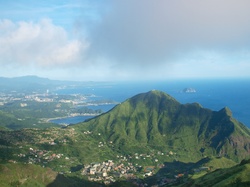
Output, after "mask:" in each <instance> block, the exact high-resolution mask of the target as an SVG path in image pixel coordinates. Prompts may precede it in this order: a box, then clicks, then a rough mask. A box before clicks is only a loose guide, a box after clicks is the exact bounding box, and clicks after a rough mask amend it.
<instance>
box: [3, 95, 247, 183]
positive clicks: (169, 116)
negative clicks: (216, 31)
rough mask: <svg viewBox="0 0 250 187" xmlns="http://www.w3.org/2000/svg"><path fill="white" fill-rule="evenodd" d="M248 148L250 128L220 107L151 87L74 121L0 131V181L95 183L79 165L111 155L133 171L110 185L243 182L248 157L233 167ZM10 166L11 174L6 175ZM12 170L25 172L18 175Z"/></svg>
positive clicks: (4, 114)
mask: <svg viewBox="0 0 250 187" xmlns="http://www.w3.org/2000/svg"><path fill="white" fill-rule="evenodd" d="M1 115H2V116H3V119H4V117H6V118H7V117H9V118H8V119H7V120H6V122H7V121H9V122H10V121H11V119H12V117H13V116H12V115H9V114H7V113H5V112H2V113H1ZM13 120H14V118H13ZM249 145H250V131H249V130H248V128H246V127H245V126H244V125H243V124H241V123H240V122H238V121H237V120H235V119H233V118H232V114H231V111H230V110H229V109H228V108H223V109H222V110H220V111H218V112H216V111H211V110H209V109H206V108H202V107H201V106H200V105H199V104H197V103H193V104H185V105H183V104H180V103H179V102H178V101H176V100H175V99H174V98H172V97H171V96H169V95H167V94H165V93H163V92H160V91H151V92H148V93H143V94H139V95H136V96H134V97H132V98H130V99H128V100H126V101H125V102H123V103H121V104H119V105H117V106H116V107H115V108H113V109H112V110H111V111H109V112H107V113H104V114H102V115H100V116H98V117H95V118H93V119H91V120H89V121H87V122H84V123H80V124H77V125H71V126H67V127H64V128H58V127H57V128H47V129H36V128H33V129H21V130H14V131H13V130H6V129H1V130H0V162H1V163H2V165H1V168H0V169H1V171H6V172H0V174H1V175H0V181H3V182H2V183H3V185H2V186H4V185H5V186H22V185H23V186H28V185H32V186H46V185H47V186H60V185H61V184H64V185H65V186H84V185H87V186H90V185H92V186H98V185H100V184H101V183H102V182H97V183H96V182H89V181H88V180H86V179H87V175H83V174H82V169H83V168H84V167H85V166H87V165H89V164H91V163H96V162H98V163H103V162H105V161H107V160H112V162H114V163H115V165H117V166H118V165H119V167H123V166H124V167H129V168H133V169H134V170H133V173H132V174H131V173H129V172H128V174H127V175H126V176H133V177H134V178H135V180H132V179H130V178H129V177H127V178H125V177H124V178H118V179H117V180H116V182H115V183H113V185H117V186H119V185H124V186H127V185H131V184H132V183H133V184H134V183H137V184H143V183H147V184H150V185H153V184H156V183H159V184H166V183H164V181H170V182H169V183H168V184H172V185H184V186H185V185H187V186H188V185H194V186H199V185H200V186H207V185H208V184H211V186H212V185H218V186H219V185H222V186H223V185H224V186H226V185H234V184H244V185H246V184H249V177H247V172H249V170H248V169H249V161H248V160H244V161H242V162H241V163H240V164H239V165H237V166H235V165H236V163H239V162H240V161H241V160H242V159H246V158H248V157H249V154H248V153H249V150H250V147H249ZM10 162H11V164H10ZM21 163H22V164H21ZM104 165H105V164H104ZM14 168H16V171H17V172H16V173H13V175H12V176H11V177H10V173H9V171H12V170H13V169H14ZM20 168H24V170H25V171H26V169H27V170H28V171H27V172H25V174H20V173H21V172H20ZM49 168H51V169H49ZM221 168H223V169H221ZM34 170H35V171H34ZM148 171H152V172H151V174H150V177H147V176H149V174H147V175H146V173H148ZM29 172H30V173H29ZM55 172H58V173H60V175H58V174H57V173H55ZM113 172H114V171H113ZM115 174H117V172H114V175H115ZM130 174H131V175H130ZM42 176H46V177H42ZM215 176H216V177H218V178H216V179H215V180H214V181H212V178H213V177H215ZM4 177H5V178H6V180H5V179H3V180H2V178H4ZM96 177H98V176H96ZM184 178H185V180H183V179H184ZM128 179H129V180H128ZM62 182H63V183H62ZM0 185H1V184H0Z"/></svg>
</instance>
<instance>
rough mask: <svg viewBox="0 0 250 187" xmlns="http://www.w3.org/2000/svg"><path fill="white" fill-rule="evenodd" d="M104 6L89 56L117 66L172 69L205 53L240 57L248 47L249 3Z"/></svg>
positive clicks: (195, 0) (158, 0)
mask: <svg viewBox="0 0 250 187" xmlns="http://www.w3.org/2000/svg"><path fill="white" fill-rule="evenodd" d="M108 2H109V3H110V7H111V8H110V11H109V12H108V13H106V14H105V15H103V16H102V20H101V22H99V23H98V24H97V25H96V27H95V28H94V29H93V30H91V33H90V43H91V52H92V54H93V56H95V55H100V56H105V57H106V58H109V59H112V60H114V61H115V62H116V63H118V64H119V65H124V66H131V65H133V66H135V65H136V64H137V65H138V66H142V65H143V66H149V67H152V66H151V65H152V64H154V65H162V64H165V63H170V64H171V63H174V62H175V61H178V60H180V59H186V58H190V57H191V56H192V53H195V52H196V53H199V52H201V53H200V55H202V54H204V51H217V52H218V53H221V54H223V55H225V56H226V55H228V54H231V53H235V55H241V53H242V51H246V50H248V49H249V47H250V45H249V44H250V37H249V36H250V24H249V19H250V11H249V9H248V7H250V1H247V0H240V1H235V0H209V1H200V0H189V1H187V0H176V1H166V0H155V1H152V0H144V1H140V0H126V1H116V0H110V1H108ZM200 57H201V56H200ZM202 58H206V56H204V57H202ZM197 63H198V62H197Z"/></svg>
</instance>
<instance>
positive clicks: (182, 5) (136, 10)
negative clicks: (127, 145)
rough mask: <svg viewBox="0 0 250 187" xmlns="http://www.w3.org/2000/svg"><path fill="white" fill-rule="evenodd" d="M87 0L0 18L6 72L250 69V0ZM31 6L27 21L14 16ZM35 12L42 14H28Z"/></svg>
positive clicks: (218, 73)
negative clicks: (45, 16) (32, 17)
mask: <svg viewBox="0 0 250 187" xmlns="http://www.w3.org/2000/svg"><path fill="white" fill-rule="evenodd" d="M57 3H58V6H57ZM81 3H82V4H81ZM81 3H80V1H74V2H73V4H72V5H71V4H65V2H61V1H60V2H59V1H58V2H57V1H54V2H53V3H51V4H50V3H48V4H47V3H46V4H44V5H43V6H42V9H41V7H40V6H37V5H39V4H37V3H35V4H31V5H30V8H29V9H30V10H33V9H34V8H37V9H35V10H40V11H34V10H33V11H32V12H29V11H27V8H24V9H23V10H19V9H18V10H16V9H14V8H13V7H12V8H13V9H14V10H13V11H12V12H14V13H13V15H12V16H10V18H9V19H8V18H3V19H0V46H1V47H0V56H1V58H0V65H1V67H2V70H1V71H0V72H1V74H2V75H7V74H8V73H6V72H8V71H10V70H11V71H13V70H14V69H16V70H14V71H13V75H17V73H16V72H19V74H21V73H20V72H21V71H22V70H24V71H25V72H26V74H33V73H32V72H34V74H36V73H37V74H39V73H40V74H39V75H41V76H49V75H50V76H49V77H51V75H53V77H55V78H56V76H60V77H62V79H63V77H64V79H80V78H81V77H82V79H83V80H86V79H87V80H114V79H116V80H118V79H120V80H123V79H166V78H185V77H193V78H196V77H230V76H231V77H232V76H233V77H240V76H242V77H249V76H250V75H249V72H248V69H249V68H250V62H249V59H250V52H249V51H250V24H249V21H250V11H249V10H248V9H249V8H248V7H250V1H248V0H238V1H235V0H189V1H187V0H173V1H171V0H143V1H141V0H125V1H117V0H107V1H105V2H104V1H101V0H99V1H98V0H97V1H95V2H93V1H90V0H85V1H81ZM14 5H15V3H14ZM47 6H48V7H47ZM14 7H15V8H17V6H14ZM23 7H24V6H23ZM62 8H63V10H64V11H62ZM64 8H65V9H64ZM22 11H24V12H22ZM8 12H9V11H8V10H6V11H5V13H4V14H2V15H4V16H7V15H8ZM25 12H27V13H26V15H24V17H23V18H24V20H23V21H20V20H22V19H21V18H20V19H14V20H12V19H11V18H12V17H15V18H16V16H18V14H19V13H20V15H21V14H25ZM78 13H79V15H78ZM80 14H81V15H80ZM0 15H1V14H0ZM30 15H33V16H37V17H36V18H34V19H30V20H27V18H29V17H30ZM44 15H48V17H49V18H43V19H41V17H44ZM50 16H51V17H50ZM71 16H73V17H71ZM71 20H74V21H72V23H71ZM73 25H74V26H75V27H74V28H70V27H71V26H73ZM18 68H19V71H18ZM27 69H29V71H28V70H27ZM7 70H8V71H7ZM20 70H21V71H20ZM3 72H4V73H3ZM41 72H43V73H41Z"/></svg>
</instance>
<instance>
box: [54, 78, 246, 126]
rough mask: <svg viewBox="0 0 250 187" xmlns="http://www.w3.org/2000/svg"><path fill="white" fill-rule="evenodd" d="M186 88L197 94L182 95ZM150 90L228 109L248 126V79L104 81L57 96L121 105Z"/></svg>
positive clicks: (104, 109) (65, 91) (77, 118)
mask: <svg viewBox="0 0 250 187" xmlns="http://www.w3.org/2000/svg"><path fill="white" fill-rule="evenodd" d="M185 88H193V89H195V90H196V92H194V93H184V92H183V90H184V89H185ZM153 89H155V90H160V91H163V92H165V93H167V94H169V95H171V96H172V97H174V98H175V99H176V100H177V101H179V102H180V103H182V104H186V103H194V102H197V103H200V104H201V105H202V106H203V107H204V108H209V109H211V110H214V111H218V110H220V109H222V108H223V107H226V106H227V107H229V108H230V109H231V111H232V113H233V117H234V118H236V119H237V120H239V121H240V122H242V123H243V124H245V125H246V126H248V127H250V79H231V80H229V79H227V80H172V81H170V80H168V81H144V82H132V81H131V82H103V83H98V84H95V83H93V84H92V85H88V86H87V87H85V86H82V87H77V88H74V89H65V90H60V91H58V93H59V94H62V93H63V94H77V93H80V94H93V95H95V96H96V97H95V99H96V100H98V99H100V100H101V99H109V100H113V101H116V102H119V103H121V102H123V101H125V100H126V99H128V98H130V97H133V96H134V95H136V94H139V93H144V92H148V91H150V90H153ZM114 106H115V105H109V106H107V105H100V106H94V107H95V109H102V111H104V112H107V111H108V110H110V109H111V108H112V107H114ZM92 107H93V106H92ZM91 117H93V116H89V117H86V116H78V117H76V118H70V120H71V121H70V123H72V124H75V123H78V122H81V121H84V120H85V119H89V118H91ZM74 119H75V120H74ZM63 120H64V121H63ZM67 120H68V119H67V118H64V119H62V121H60V122H61V123H63V122H68V121H67Z"/></svg>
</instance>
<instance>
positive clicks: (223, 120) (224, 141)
mask: <svg viewBox="0 0 250 187" xmlns="http://www.w3.org/2000/svg"><path fill="white" fill-rule="evenodd" d="M84 128H87V129H89V130H91V131H93V132H95V133H99V134H102V136H103V137H104V139H106V140H107V141H112V142H114V143H115V144H118V145H120V148H121V149H122V147H123V148H125V149H126V147H127V148H128V147H129V145H133V146H136V145H137V147H138V148H139V147H141V145H145V146H146V145H154V147H155V146H156V145H157V146H159V147H162V148H165V149H167V148H168V149H170V148H171V147H172V148H173V149H175V150H179V149H189V151H190V152H196V153H195V154H196V157H197V158H199V159H200V158H201V157H202V156H204V155H207V154H208V155H216V156H228V157H230V158H232V159H235V160H237V159H243V158H244V157H245V156H247V154H248V153H249V150H250V148H249V145H250V136H249V135H250V132H249V129H247V128H246V127H245V126H244V125H243V124H241V123H240V122H238V121H237V120H235V119H234V118H233V117H232V112H231V111H230V109H229V108H227V107H225V108H223V109H221V110H219V111H212V110H210V109H206V108H203V107H202V106H201V105H200V104H197V103H192V104H180V103H179V102H178V101H177V100H175V99H174V98H173V97H171V96H170V95H168V94H166V93H164V92H161V91H157V90H152V91H149V92H146V93H142V94H138V95H136V96H134V97H132V98H130V99H127V100H126V101H124V102H123V103H121V104H119V105H117V106H116V107H114V108H113V109H112V110H110V111H109V112H107V113H105V114H102V115H101V116H98V117H96V118H94V119H91V120H89V121H87V122H85V123H84ZM239 140H242V141H243V143H242V142H239ZM197 148H199V151H197V150H196V149H197ZM238 148H239V150H240V151H237V150H236V149H238ZM126 150H127V149H126ZM234 152H235V153H234ZM239 155H242V156H240V157H239ZM243 155H244V156H243Z"/></svg>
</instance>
